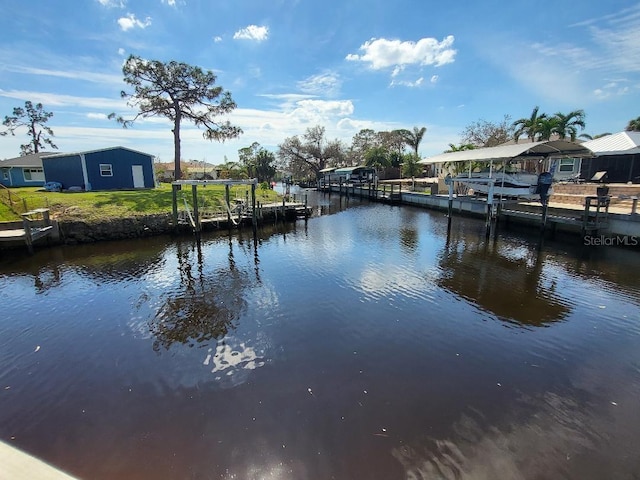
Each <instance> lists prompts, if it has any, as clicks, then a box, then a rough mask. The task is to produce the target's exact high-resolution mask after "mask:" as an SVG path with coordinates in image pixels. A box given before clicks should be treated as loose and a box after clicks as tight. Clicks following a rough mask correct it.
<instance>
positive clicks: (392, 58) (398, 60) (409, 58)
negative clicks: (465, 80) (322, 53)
mask: <svg viewBox="0 0 640 480" xmlns="http://www.w3.org/2000/svg"><path fill="white" fill-rule="evenodd" d="M453 42H454V37H453V35H449V36H448V37H446V38H444V40H442V41H441V42H438V41H437V40H436V39H435V38H421V39H420V40H418V41H417V42H413V41H406V42H403V41H400V40H388V39H385V38H372V39H371V40H368V41H366V42H365V43H364V44H363V45H361V46H360V48H359V50H361V51H362V52H364V53H362V54H361V55H357V54H349V55H347V57H346V59H347V60H349V61H359V62H364V63H368V64H369V66H370V67H371V68H372V69H374V70H381V69H384V68H389V67H395V68H394V73H393V74H394V75H397V73H399V70H398V67H400V68H402V67H403V66H405V65H420V66H424V65H435V66H436V67H439V66H442V65H445V64H447V63H451V62H453V61H454V59H455V56H456V53H457V52H456V50H455V49H453V48H452V46H453Z"/></svg>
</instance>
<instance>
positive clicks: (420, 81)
mask: <svg viewBox="0 0 640 480" xmlns="http://www.w3.org/2000/svg"><path fill="white" fill-rule="evenodd" d="M423 83H424V77H420V78H418V79H417V80H415V81H413V82H411V81H409V80H391V83H390V84H389V86H390V87H395V86H398V85H401V86H403V87H411V88H414V87H419V86H420V85H422V84H423Z"/></svg>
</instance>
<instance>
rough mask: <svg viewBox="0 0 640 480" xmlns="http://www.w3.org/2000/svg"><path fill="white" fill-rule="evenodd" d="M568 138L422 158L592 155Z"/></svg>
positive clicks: (439, 160) (460, 159)
mask: <svg viewBox="0 0 640 480" xmlns="http://www.w3.org/2000/svg"><path fill="white" fill-rule="evenodd" d="M584 145H585V144H584V143H583V144H579V143H574V142H569V141H566V140H549V141H544V142H528V143H514V144H511V145H499V146H497V147H486V148H476V149H474V150H463V151H461V152H450V153H441V154H440V155H436V156H434V157H429V158H425V159H424V160H420V162H418V163H421V164H423V165H430V164H433V163H444V162H469V161H489V160H511V159H514V158H517V157H548V156H564V155H567V156H573V157H590V156H593V152H592V151H591V150H589V149H588V148H586V147H585V146H584Z"/></svg>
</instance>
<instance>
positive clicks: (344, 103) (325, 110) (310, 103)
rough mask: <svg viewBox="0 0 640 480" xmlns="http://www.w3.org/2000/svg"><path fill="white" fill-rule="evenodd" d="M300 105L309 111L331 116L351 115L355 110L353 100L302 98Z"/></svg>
mask: <svg viewBox="0 0 640 480" xmlns="http://www.w3.org/2000/svg"><path fill="white" fill-rule="evenodd" d="M298 107H299V109H303V110H305V111H307V112H313V113H319V114H321V115H329V116H335V115H337V116H345V115H351V114H352V113H353V110H354V108H353V102H351V100H300V101H299V102H298Z"/></svg>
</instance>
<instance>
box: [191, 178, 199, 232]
mask: <svg viewBox="0 0 640 480" xmlns="http://www.w3.org/2000/svg"><path fill="white" fill-rule="evenodd" d="M191 197H192V198H193V221H194V223H195V225H194V228H195V230H196V232H195V233H200V212H199V210H198V185H196V184H195V183H194V184H193V185H191Z"/></svg>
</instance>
